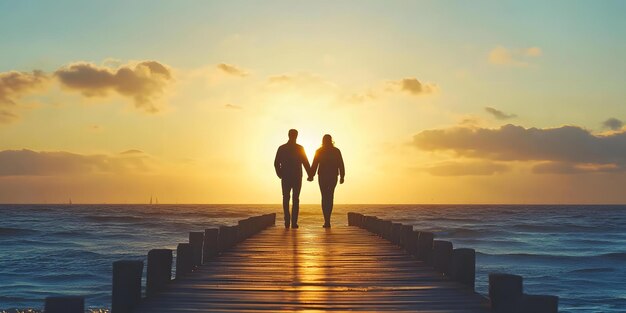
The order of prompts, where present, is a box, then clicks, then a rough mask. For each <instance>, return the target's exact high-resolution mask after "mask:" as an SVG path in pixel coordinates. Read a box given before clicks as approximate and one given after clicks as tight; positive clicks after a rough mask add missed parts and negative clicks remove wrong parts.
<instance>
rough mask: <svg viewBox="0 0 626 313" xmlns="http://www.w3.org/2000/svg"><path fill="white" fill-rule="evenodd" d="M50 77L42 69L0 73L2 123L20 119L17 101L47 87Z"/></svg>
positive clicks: (0, 114)
mask: <svg viewBox="0 0 626 313" xmlns="http://www.w3.org/2000/svg"><path fill="white" fill-rule="evenodd" d="M48 81H49V77H48V76H47V75H46V74H45V73H43V72H42V71H37V70H36V71H32V72H17V71H9V72H3V73H0V124H8V123H12V122H14V121H16V120H18V119H19V116H18V115H17V114H16V113H15V112H14V111H15V110H17V109H18V108H17V101H18V100H19V99H20V98H21V97H23V96H26V95H28V94H30V93H33V92H35V91H38V90H40V89H42V88H43V87H45V86H46V85H47V83H48Z"/></svg>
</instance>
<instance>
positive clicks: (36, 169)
mask: <svg viewBox="0 0 626 313" xmlns="http://www.w3.org/2000/svg"><path fill="white" fill-rule="evenodd" d="M148 163H149V159H148V156H147V155H145V154H143V153H141V154H140V155H136V154H131V155H105V154H93V155H83V154H76V153H71V152H64V151H58V152H45V151H41V152H36V151H32V150H26V149H23V150H3V151H0V176H67V175H82V174H93V173H101V174H105V173H125V172H138V171H140V172H145V171H147V170H149V165H148Z"/></svg>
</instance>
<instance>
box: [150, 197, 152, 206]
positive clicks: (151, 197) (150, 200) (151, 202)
mask: <svg viewBox="0 0 626 313" xmlns="http://www.w3.org/2000/svg"><path fill="white" fill-rule="evenodd" d="M150 205H152V196H150Z"/></svg>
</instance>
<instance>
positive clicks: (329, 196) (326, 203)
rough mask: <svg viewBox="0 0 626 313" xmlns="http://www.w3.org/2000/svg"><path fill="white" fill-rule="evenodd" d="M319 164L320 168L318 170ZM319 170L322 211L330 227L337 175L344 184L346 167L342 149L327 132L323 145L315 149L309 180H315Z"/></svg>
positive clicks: (327, 225)
mask: <svg viewBox="0 0 626 313" xmlns="http://www.w3.org/2000/svg"><path fill="white" fill-rule="evenodd" d="M318 166H319V170H318ZM315 171H317V175H318V178H317V180H318V182H319V185H320V192H321V193H322V212H323V213H324V228H329V227H330V214H331V213H332V212H333V198H334V197H335V187H336V186H337V176H340V178H339V183H340V184H343V179H344V177H345V176H346V169H345V167H344V165H343V158H342V157H341V151H339V149H337V148H336V147H335V143H334V142H333V138H332V137H331V136H330V135H328V134H326V135H324V137H323V138H322V146H321V147H320V148H319V149H317V151H315V157H314V158H313V165H311V173H309V178H308V180H309V181H312V180H313V176H315Z"/></svg>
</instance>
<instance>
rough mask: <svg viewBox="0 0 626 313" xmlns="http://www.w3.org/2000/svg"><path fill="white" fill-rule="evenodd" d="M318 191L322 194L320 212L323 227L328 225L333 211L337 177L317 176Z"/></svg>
mask: <svg viewBox="0 0 626 313" xmlns="http://www.w3.org/2000/svg"><path fill="white" fill-rule="evenodd" d="M318 180H319V185H320V191H321V193H322V212H323V213H324V225H330V214H331V213H332V210H333V197H334V194H335V187H336V186H337V177H332V176H331V177H325V176H319V178H318Z"/></svg>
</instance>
